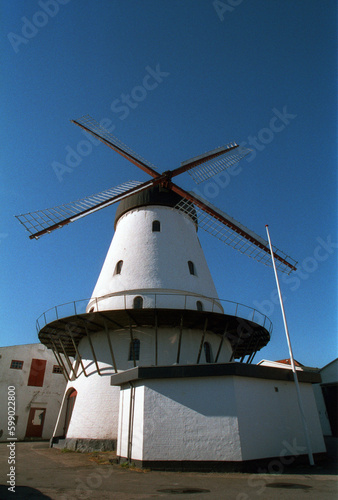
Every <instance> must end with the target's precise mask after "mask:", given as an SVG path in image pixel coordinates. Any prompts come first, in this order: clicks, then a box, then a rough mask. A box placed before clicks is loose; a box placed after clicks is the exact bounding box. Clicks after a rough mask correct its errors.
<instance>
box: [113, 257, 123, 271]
mask: <svg viewBox="0 0 338 500" xmlns="http://www.w3.org/2000/svg"><path fill="white" fill-rule="evenodd" d="M122 266H123V260H119V261H118V263H117V264H116V266H115V271H114V274H121V271H122Z"/></svg>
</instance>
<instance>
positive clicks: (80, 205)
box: [15, 181, 151, 236]
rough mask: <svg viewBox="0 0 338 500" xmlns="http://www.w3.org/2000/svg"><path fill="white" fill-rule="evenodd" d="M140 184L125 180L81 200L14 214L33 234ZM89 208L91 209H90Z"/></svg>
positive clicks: (103, 205)
mask: <svg viewBox="0 0 338 500" xmlns="http://www.w3.org/2000/svg"><path fill="white" fill-rule="evenodd" d="M149 184H151V182H150V183H149ZM140 185H142V182H140V181H129V182H125V183H123V184H120V185H119V186H115V187H112V188H110V189H107V190H106V191H102V192H101V193H98V194H95V195H92V196H87V197H86V198H83V199H81V200H77V201H73V202H72V203H67V204H65V205H60V206H58V207H53V208H47V209H45V210H38V211H36V212H31V213H27V214H21V215H16V216H15V217H16V218H17V219H18V220H19V221H20V222H21V224H23V226H24V227H25V228H26V229H27V231H28V232H29V233H30V234H31V235H32V236H34V235H35V234H36V233H38V232H39V231H42V230H44V229H48V228H50V227H52V226H55V225H57V224H58V223H59V224H60V225H61V223H62V222H64V221H65V220H69V222H73V221H74V220H76V219H78V218H80V217H81V215H80V214H81V213H82V212H84V211H85V212H86V213H85V215H88V213H92V212H94V211H97V210H99V209H102V208H105V207H106V206H109V205H110V204H112V203H115V201H118V200H114V201H113V200H111V199H112V198H114V197H116V196H118V195H123V194H124V193H126V192H128V191H130V190H131V189H134V188H137V187H138V186H140ZM110 200H111V201H110ZM105 202H107V203H105ZM98 205H99V207H100V208H99V207H98ZM90 209H93V210H92V211H91V210H90Z"/></svg>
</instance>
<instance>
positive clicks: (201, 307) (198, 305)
mask: <svg viewBox="0 0 338 500" xmlns="http://www.w3.org/2000/svg"><path fill="white" fill-rule="evenodd" d="M196 308H197V311H203V304H202V302H201V301H200V300H198V301H197V302H196Z"/></svg>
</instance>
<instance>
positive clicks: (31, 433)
mask: <svg viewBox="0 0 338 500" xmlns="http://www.w3.org/2000/svg"><path fill="white" fill-rule="evenodd" d="M45 415H46V408H31V409H30V410H29V416H28V422H27V429H26V436H25V437H26V438H33V437H35V438H41V437H42V430H43V424H44V421H45Z"/></svg>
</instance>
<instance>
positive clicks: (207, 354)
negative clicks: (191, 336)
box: [203, 342, 213, 363]
mask: <svg viewBox="0 0 338 500" xmlns="http://www.w3.org/2000/svg"><path fill="white" fill-rule="evenodd" d="M203 350H204V356H205V362H206V363H213V360H212V357H213V356H212V349H211V344H210V342H204V343H203Z"/></svg>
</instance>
